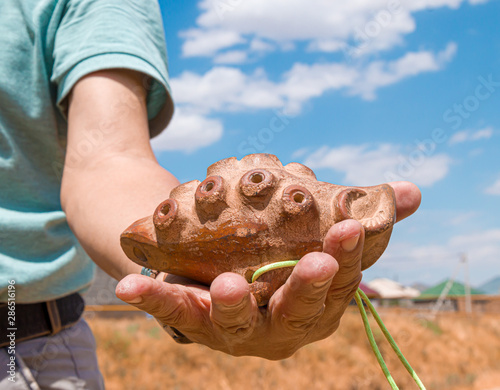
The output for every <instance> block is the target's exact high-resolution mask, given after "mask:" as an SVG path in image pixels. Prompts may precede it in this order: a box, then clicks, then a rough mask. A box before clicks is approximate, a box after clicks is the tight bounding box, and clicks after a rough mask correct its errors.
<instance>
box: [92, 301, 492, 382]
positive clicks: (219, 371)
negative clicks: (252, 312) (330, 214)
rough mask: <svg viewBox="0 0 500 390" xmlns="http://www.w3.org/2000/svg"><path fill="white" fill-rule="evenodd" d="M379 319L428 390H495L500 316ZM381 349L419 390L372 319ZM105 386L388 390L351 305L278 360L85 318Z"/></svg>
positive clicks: (406, 314) (130, 321) (399, 376)
mask: <svg viewBox="0 0 500 390" xmlns="http://www.w3.org/2000/svg"><path fill="white" fill-rule="evenodd" d="M381 315H382V318H383V319H384V322H385V323H386V325H387V327H388V328H389V330H390V331H391V333H392V335H393V336H394V338H395V339H396V341H397V342H398V344H399V346H400V348H401V349H402V351H403V353H404V354H405V356H406V357H407V358H408V360H409V362H410V364H412V366H413V367H414V368H415V370H416V371H417V373H418V374H419V376H420V378H421V379H422V381H423V382H424V384H425V385H426V387H427V389H428V390H500V316H498V315H496V316H494V315H490V316H481V317H473V318H466V317H464V316H459V315H456V314H445V315H442V316H440V317H439V318H438V319H437V320H435V321H428V320H423V319H422V318H419V317H418V316H417V315H416V314H414V313H412V312H410V311H404V310H397V309H385V310H381ZM371 322H372V327H373V329H374V333H375V336H376V338H377V341H378V342H379V345H380V347H381V351H382V354H383V355H384V358H385V360H386V362H387V364H388V366H389V369H390V370H391V373H392V374H393V377H394V378H395V379H396V382H397V383H398V385H399V388H400V389H417V386H416V385H415V384H414V383H413V382H412V380H411V378H410V376H409V375H408V374H407V373H406V371H405V369H404V368H403V367H402V366H401V364H400V363H399V361H398V360H397V357H396V356H395V355H394V354H393V352H392V350H391V349H390V347H389V345H388V344H387V343H386V342H385V340H384V339H383V335H382V333H381V332H380V331H378V329H376V324H375V322H374V321H373V319H372V321H371ZM89 324H90V326H91V327H92V329H93V331H94V334H95V337H96V340H97V345H98V357H99V362H100V365H101V369H102V371H103V374H104V377H105V381H106V388H107V389H111V390H113V389H139V388H140V389H173V390H183V389H188V390H191V389H193V390H194V389H200V390H229V389H238V390H239V389H242V390H245V389H252V390H255V389H259V390H260V389H262V390H271V389H272V390H281V389H321V390H323V389H335V390H337V389H338V390H377V389H380V390H382V389H384V390H385V389H389V388H390V387H389V385H388V384H387V382H386V380H385V378H384V376H383V375H382V373H381V371H380V369H379V367H378V365H377V362H376V360H375V357H374V355H373V353H372V351H371V349H370V347H369V344H368V341H367V338H366V336H365V333H364V330H363V327H362V323H361V317H360V316H359V313H358V312H357V311H356V309H354V308H352V310H349V311H348V312H347V313H346V315H345V316H344V318H343V320H342V323H341V326H340V328H339V330H338V331H337V333H335V334H334V335H333V336H331V337H329V338H328V339H326V340H323V341H321V342H318V343H315V344H312V345H309V346H307V347H305V348H303V349H302V350H300V351H298V352H297V353H296V354H295V355H294V356H293V357H291V358H289V359H287V360H283V361H266V360H262V359H258V358H251V357H240V358H234V357H231V356H227V355H225V354H223V353H220V352H216V351H212V350H210V349H208V348H206V347H202V346H199V345H184V346H183V345H177V344H176V343H174V342H173V341H172V340H171V339H170V338H169V336H168V335H166V334H164V333H163V331H162V330H161V329H160V328H159V327H158V325H156V323H155V321H153V320H148V319H146V318H144V317H126V318H120V319H116V318H115V319H105V318H99V317H91V318H89Z"/></svg>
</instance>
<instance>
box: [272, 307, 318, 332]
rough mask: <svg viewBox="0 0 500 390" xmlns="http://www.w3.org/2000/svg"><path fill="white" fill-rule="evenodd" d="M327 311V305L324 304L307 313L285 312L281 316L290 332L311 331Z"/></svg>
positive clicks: (283, 323)
mask: <svg viewBox="0 0 500 390" xmlns="http://www.w3.org/2000/svg"><path fill="white" fill-rule="evenodd" d="M324 311H325V305H322V306H321V307H320V308H319V309H318V310H317V311H314V312H312V313H307V314H292V313H288V314H283V315H282V316H281V323H282V326H283V327H284V328H285V329H286V330H287V331H289V332H290V333H299V334H304V333H309V332H310V331H311V330H312V329H313V328H314V327H315V326H316V323H317V322H318V320H319V319H320V318H321V316H322V315H323V313H324Z"/></svg>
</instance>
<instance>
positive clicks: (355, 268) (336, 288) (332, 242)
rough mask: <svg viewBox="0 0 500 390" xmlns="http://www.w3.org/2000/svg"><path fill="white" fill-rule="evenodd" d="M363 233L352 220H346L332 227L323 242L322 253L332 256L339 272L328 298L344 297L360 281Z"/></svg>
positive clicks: (361, 228)
mask: <svg viewBox="0 0 500 390" xmlns="http://www.w3.org/2000/svg"><path fill="white" fill-rule="evenodd" d="M364 236H365V231H364V229H363V226H362V225H361V224H360V223H359V222H358V221H356V220H354V219H347V220H345V221H341V222H339V223H336V224H335V225H333V226H332V227H331V228H330V230H329V231H328V233H327V234H326V236H325V239H324V241H323V252H325V253H328V254H329V255H331V256H333V257H334V258H335V259H336V260H337V262H338V264H339V271H338V272H337V274H336V275H335V277H334V278H333V281H332V284H331V286H330V292H329V295H330V296H338V297H344V296H345V294H347V293H350V292H351V290H353V289H354V288H355V287H357V285H358V284H359V281H360V280H361V257H362V254H363V244H364Z"/></svg>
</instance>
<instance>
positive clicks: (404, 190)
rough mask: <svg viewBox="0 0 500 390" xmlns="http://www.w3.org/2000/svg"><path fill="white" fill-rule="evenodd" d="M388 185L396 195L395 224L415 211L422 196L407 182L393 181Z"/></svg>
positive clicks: (415, 187)
mask: <svg viewBox="0 0 500 390" xmlns="http://www.w3.org/2000/svg"><path fill="white" fill-rule="evenodd" d="M389 185H390V186H391V187H392V188H393V189H394V193H395V195H396V222H399V221H402V220H403V219H405V218H407V217H409V216H410V215H412V214H413V213H414V212H415V211H417V209H418V207H419V206H420V202H421V200H422V194H421V193H420V190H419V189H418V187H417V186H416V185H415V184H413V183H410V182H408V181H394V182H391V183H389Z"/></svg>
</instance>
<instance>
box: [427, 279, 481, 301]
mask: <svg viewBox="0 0 500 390" xmlns="http://www.w3.org/2000/svg"><path fill="white" fill-rule="evenodd" d="M447 283H448V280H445V281H444V282H442V283H439V284H437V285H435V286H433V287H430V288H428V289H427V290H425V291H423V292H422V294H421V295H420V296H419V298H431V297H432V298H433V297H439V296H440V295H441V292H442V291H443V290H444V288H445V286H446V284H447ZM470 293H471V294H472V295H481V294H484V293H483V292H482V291H481V290H478V289H475V288H472V287H471V289H470ZM462 295H465V285H463V284H462V283H459V282H453V284H452V286H451V288H450V291H448V294H446V296H452V297H453V296H455V297H456V296H462Z"/></svg>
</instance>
